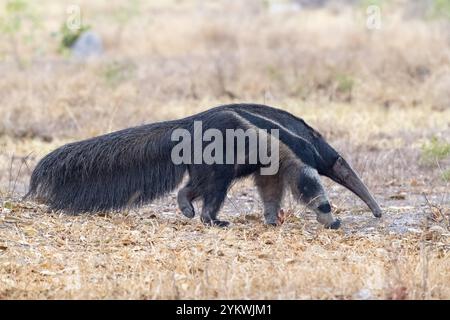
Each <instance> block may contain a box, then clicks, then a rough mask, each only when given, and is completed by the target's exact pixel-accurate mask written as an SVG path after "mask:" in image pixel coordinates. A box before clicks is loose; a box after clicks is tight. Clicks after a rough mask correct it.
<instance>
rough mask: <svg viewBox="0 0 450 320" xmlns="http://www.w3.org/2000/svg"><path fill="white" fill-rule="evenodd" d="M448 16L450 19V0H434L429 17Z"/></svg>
mask: <svg viewBox="0 0 450 320" xmlns="http://www.w3.org/2000/svg"><path fill="white" fill-rule="evenodd" d="M442 17H444V18H447V19H450V0H434V1H433V4H432V7H431V10H430V13H429V18H442Z"/></svg>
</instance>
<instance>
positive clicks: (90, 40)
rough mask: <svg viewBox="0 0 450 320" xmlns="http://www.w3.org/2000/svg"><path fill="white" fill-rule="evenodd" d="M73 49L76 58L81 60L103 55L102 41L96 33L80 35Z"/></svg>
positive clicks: (90, 32)
mask: <svg viewBox="0 0 450 320" xmlns="http://www.w3.org/2000/svg"><path fill="white" fill-rule="evenodd" d="M71 49H72V54H73V55H74V57H75V58H77V59H80V60H86V59H89V58H93V57H98V56H100V55H101V54H102V53H103V44H102V39H101V38H100V36H99V35H98V34H96V33H95V32H93V31H86V32H84V33H82V34H81V35H80V37H79V38H78V39H77V41H75V43H74V44H73V46H72V48H71Z"/></svg>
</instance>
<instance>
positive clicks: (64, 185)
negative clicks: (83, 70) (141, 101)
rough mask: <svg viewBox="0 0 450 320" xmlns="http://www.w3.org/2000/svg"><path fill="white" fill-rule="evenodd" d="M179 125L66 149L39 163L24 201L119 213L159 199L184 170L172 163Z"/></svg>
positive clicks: (155, 127) (73, 210)
mask: <svg viewBox="0 0 450 320" xmlns="http://www.w3.org/2000/svg"><path fill="white" fill-rule="evenodd" d="M180 125H181V126H182V125H183V124H182V123H179V122H178V123H177V122H173V121H172V122H163V123H156V124H149V125H143V126H140V127H134V128H129V129H125V130H121V131H117V132H113V133H109V134H106V135H103V136H99V137H95V138H92V139H88V140H83V141H79V142H74V143H69V144H66V145H64V146H62V147H60V148H58V149H56V150H54V151H53V152H51V153H49V154H48V155H47V156H45V157H44V158H43V159H42V160H41V161H40V162H39V163H38V164H37V166H36V168H35V169H34V171H33V173H32V175H31V180H30V189H29V192H28V193H27V195H26V196H25V197H34V198H36V199H38V200H39V199H41V200H42V201H43V202H45V203H46V204H48V205H49V206H50V207H51V208H52V209H55V210H61V209H63V210H64V211H66V212H69V213H80V212H88V211H89V212H101V211H110V210H119V209H122V208H124V207H133V206H139V205H142V204H145V203H148V202H150V201H152V200H154V199H156V198H158V197H161V196H163V195H164V194H166V193H168V192H170V191H172V190H173V189H175V188H176V186H177V185H178V184H180V182H181V181H182V179H183V175H184V173H185V171H186V166H185V165H183V164H180V165H176V164H174V163H173V162H172V161H171V149H172V144H173V142H172V141H171V133H172V130H173V129H174V128H175V127H177V126H180Z"/></svg>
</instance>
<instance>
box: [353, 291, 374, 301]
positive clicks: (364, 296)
mask: <svg viewBox="0 0 450 320" xmlns="http://www.w3.org/2000/svg"><path fill="white" fill-rule="evenodd" d="M353 296H354V298H355V299H357V300H370V299H372V292H371V291H370V290H369V289H361V290H359V291H358V292H357V293H355V294H354V295H353Z"/></svg>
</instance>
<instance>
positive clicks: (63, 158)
mask: <svg viewBox="0 0 450 320" xmlns="http://www.w3.org/2000/svg"><path fill="white" fill-rule="evenodd" d="M196 121H201V123H202V126H203V128H204V129H205V130H206V129H211V128H214V129H216V131H217V130H219V131H220V132H222V133H224V132H225V131H226V129H243V130H247V129H249V128H253V129H254V130H258V132H260V133H261V132H263V130H267V132H269V131H270V130H272V129H278V139H272V140H271V141H277V143H278V147H279V170H278V172H277V173H276V174H274V175H262V174H260V173H259V171H258V170H259V169H261V167H262V166H263V164H262V163H261V162H260V161H259V160H258V161H257V163H253V164H229V163H223V164H221V163H212V164H206V163H194V164H189V163H179V164H176V163H174V162H173V161H172V158H171V151H172V148H173V147H174V146H175V145H176V141H173V138H172V133H173V132H174V130H175V129H184V130H185V131H186V132H189V133H193V130H194V128H193V127H194V122H196ZM261 134H262V133H261ZM269 136H270V134H268V135H267V137H269ZM246 145H247V146H248V143H247V142H246ZM193 152H194V151H193ZM247 152H249V151H247ZM248 156H249V155H248V154H246V157H248ZM186 171H187V172H188V176H189V179H188V181H187V183H186V185H185V186H184V187H183V188H181V189H180V191H179V192H178V205H179V208H180V210H181V211H182V213H183V214H184V215H185V216H187V217H189V218H192V217H194V215H195V212H194V207H193V206H192V201H194V200H196V199H199V200H202V201H203V208H202V212H201V220H202V221H203V222H204V223H205V224H212V225H218V226H226V225H228V222H226V221H222V220H219V219H217V213H218V211H219V209H220V208H221V206H222V203H223V201H224V199H225V197H226V194H227V191H228V189H229V187H230V185H231V184H232V182H233V181H234V180H236V179H239V178H241V177H246V176H249V175H253V177H254V180H255V183H256V185H257V187H258V190H259V193H260V196H261V198H262V200H263V203H264V216H265V220H266V223H268V224H276V222H277V215H278V212H279V210H280V202H281V200H282V198H283V194H284V192H285V190H286V189H290V190H291V191H292V192H293V194H294V196H295V197H296V198H297V199H298V200H301V201H302V202H304V203H305V204H306V205H307V206H308V207H309V208H310V209H311V210H313V211H314V212H315V213H316V214H317V220H318V221H319V222H320V223H322V224H323V225H324V226H325V227H327V228H333V229H335V228H338V227H339V225H340V221H339V219H335V218H334V217H333V215H332V213H331V208H330V204H329V201H328V198H327V195H326V193H325V191H324V189H323V186H322V184H321V181H320V178H319V175H324V176H326V177H329V178H331V179H332V180H334V181H335V182H337V183H339V184H341V185H343V186H344V187H346V188H348V189H349V190H351V191H352V192H354V193H355V194H356V195H357V196H358V197H359V198H361V199H362V200H363V201H364V202H365V203H366V204H367V205H368V206H369V208H370V209H371V211H372V212H373V214H374V215H375V216H376V217H380V216H381V209H380V207H379V205H378V204H377V202H376V201H375V199H374V198H373V197H372V195H371V194H370V192H369V191H368V189H367V188H366V186H365V185H364V183H363V182H362V181H361V179H360V178H359V177H358V175H357V174H356V173H355V172H354V171H353V169H352V168H351V167H350V165H349V164H348V163H347V162H346V161H345V160H344V159H343V158H342V157H341V156H340V155H339V153H338V152H336V151H335V150H334V149H333V148H332V147H331V146H330V145H329V144H328V143H327V142H326V141H325V139H324V138H323V137H322V136H321V135H320V134H319V133H318V132H317V131H315V130H314V129H313V128H311V127H310V126H309V125H307V124H306V123H305V122H304V121H303V120H302V119H300V118H297V117H296V116H294V115H292V114H290V113H288V112H286V111H283V110H279V109H275V108H272V107H269V106H264V105H257V104H232V105H223V106H219V107H216V108H212V109H210V110H207V111H204V112H201V113H199V114H196V115H193V116H190V117H187V118H184V119H180V120H173V121H165V122H159V123H153V124H147V125H142V126H138V127H134V128H128V129H124V130H120V131H116V132H112V133H109V134H105V135H102V136H98V137H94V138H91V139H87V140H83V141H78V142H74V143H69V144H66V145H64V146H62V147H60V148H58V149H56V150H54V151H53V152H51V153H50V154H48V155H47V156H45V157H44V158H43V159H42V160H41V161H40V162H39V163H38V164H37V166H36V168H35V169H34V171H33V173H32V176H31V181H30V189H29V192H28V194H27V196H33V197H35V198H37V199H40V200H42V201H43V202H45V203H47V204H48V205H49V206H50V207H51V208H52V209H55V210H64V211H67V212H69V213H80V212H99V211H107V210H118V209H121V208H124V207H130V206H139V205H142V204H145V203H148V202H150V201H152V200H154V199H156V198H158V197H161V196H163V195H164V194H166V193H168V192H170V191H171V190H173V189H175V188H176V187H177V186H178V185H179V184H180V183H181V181H182V180H183V177H184V175H185V173H186Z"/></svg>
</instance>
